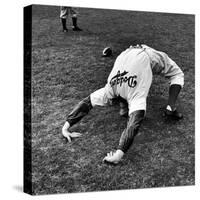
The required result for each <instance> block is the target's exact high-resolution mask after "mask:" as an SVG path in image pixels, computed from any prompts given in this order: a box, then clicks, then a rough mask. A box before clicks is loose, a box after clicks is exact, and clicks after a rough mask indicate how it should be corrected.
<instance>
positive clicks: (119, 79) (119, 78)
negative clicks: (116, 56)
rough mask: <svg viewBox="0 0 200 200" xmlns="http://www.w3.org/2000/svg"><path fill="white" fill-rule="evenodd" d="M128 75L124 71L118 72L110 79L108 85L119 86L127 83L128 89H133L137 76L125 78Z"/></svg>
mask: <svg viewBox="0 0 200 200" xmlns="http://www.w3.org/2000/svg"><path fill="white" fill-rule="evenodd" d="M127 74H128V72H127V71H124V72H122V73H120V71H118V72H117V74H116V75H115V76H113V77H112V79H111V80H110V85H111V86H114V85H119V86H121V85H122V84H123V83H127V84H128V86H129V87H131V88H134V87H135V86H136V85H137V81H136V79H137V76H136V75H134V76H126V75H127Z"/></svg>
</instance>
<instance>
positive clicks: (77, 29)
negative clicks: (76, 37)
mask: <svg viewBox="0 0 200 200" xmlns="http://www.w3.org/2000/svg"><path fill="white" fill-rule="evenodd" d="M72 30H73V31H82V29H81V28H79V27H78V26H76V27H73V29H72Z"/></svg>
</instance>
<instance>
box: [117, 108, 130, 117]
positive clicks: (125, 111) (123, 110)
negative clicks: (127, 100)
mask: <svg viewBox="0 0 200 200" xmlns="http://www.w3.org/2000/svg"><path fill="white" fill-rule="evenodd" d="M119 115H120V116H121V117H128V109H127V108H120V111H119Z"/></svg>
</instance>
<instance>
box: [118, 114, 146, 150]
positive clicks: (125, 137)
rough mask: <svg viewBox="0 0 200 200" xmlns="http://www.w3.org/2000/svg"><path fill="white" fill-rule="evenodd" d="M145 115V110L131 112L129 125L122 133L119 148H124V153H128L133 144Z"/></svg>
mask: <svg viewBox="0 0 200 200" xmlns="http://www.w3.org/2000/svg"><path fill="white" fill-rule="evenodd" d="M144 115H145V111H144V110H137V111H135V112H133V113H131V115H130V118H129V121H128V124H127V127H126V129H125V130H124V131H123V133H122V135H121V138H120V141H119V146H118V149H120V150H122V151H123V152H124V153H126V152H127V151H128V149H129V148H130V146H131V145H132V143H133V140H134V138H135V136H136V135H137V133H138V130H139V127H140V125H141V122H142V121H143V119H144Z"/></svg>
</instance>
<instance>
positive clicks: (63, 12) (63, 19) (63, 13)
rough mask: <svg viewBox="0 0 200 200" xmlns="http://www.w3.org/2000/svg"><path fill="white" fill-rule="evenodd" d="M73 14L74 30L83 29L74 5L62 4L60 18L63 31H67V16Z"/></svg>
mask: <svg viewBox="0 0 200 200" xmlns="http://www.w3.org/2000/svg"><path fill="white" fill-rule="evenodd" d="M68 16H71V18H72V24H73V28H72V30H73V31H82V29H80V28H79V27H78V25H77V12H76V11H75V10H74V9H73V8H72V7H67V6H61V7H60V19H61V23H62V27H63V32H67V31H68V29H67V17H68Z"/></svg>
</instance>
